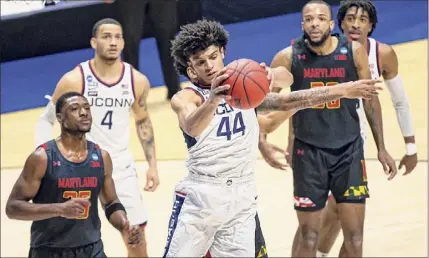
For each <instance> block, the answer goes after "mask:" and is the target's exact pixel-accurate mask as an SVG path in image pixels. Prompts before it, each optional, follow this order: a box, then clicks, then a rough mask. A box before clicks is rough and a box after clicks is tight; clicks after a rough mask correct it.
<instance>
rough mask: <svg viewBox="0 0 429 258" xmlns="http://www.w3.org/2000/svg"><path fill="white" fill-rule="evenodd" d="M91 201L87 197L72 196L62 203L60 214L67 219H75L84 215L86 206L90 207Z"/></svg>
mask: <svg viewBox="0 0 429 258" xmlns="http://www.w3.org/2000/svg"><path fill="white" fill-rule="evenodd" d="M90 206H91V202H90V201H89V200H88V199H86V198H72V199H70V200H68V201H66V202H63V203H61V204H60V207H61V209H60V215H61V217H64V218H67V219H75V218H77V217H80V216H82V215H84V213H85V208H87V207H88V208H89V207H90Z"/></svg>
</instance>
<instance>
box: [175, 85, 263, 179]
mask: <svg viewBox="0 0 429 258" xmlns="http://www.w3.org/2000/svg"><path fill="white" fill-rule="evenodd" d="M185 90H193V91H194V92H195V93H196V94H197V95H199V96H200V97H201V98H202V100H203V102H204V101H206V100H207V99H208V97H209V94H210V90H206V89H202V88H199V87H197V86H195V85H191V86H188V87H186V88H185ZM213 116H214V117H213V119H212V121H211V122H210V124H209V125H208V126H207V128H206V129H205V130H204V131H203V132H202V133H201V135H200V136H198V137H196V138H193V137H191V136H189V135H187V134H186V133H185V132H183V135H184V137H185V142H186V144H187V147H188V160H187V162H186V165H187V167H188V170H189V172H190V173H193V174H196V175H205V176H210V177H230V178H234V177H245V176H251V175H252V174H253V172H254V168H255V162H256V158H257V154H258V139H259V138H258V137H259V124H258V119H257V116H256V111H255V109H248V110H240V109H236V108H233V107H231V106H230V105H228V104H227V103H226V102H225V101H222V102H220V104H219V105H218V107H217V109H216V112H215V113H214V114H213Z"/></svg>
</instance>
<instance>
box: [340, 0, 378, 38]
mask: <svg viewBox="0 0 429 258" xmlns="http://www.w3.org/2000/svg"><path fill="white" fill-rule="evenodd" d="M352 7H356V8H358V9H359V8H362V10H364V11H367V12H368V16H369V22H370V23H372V30H371V31H370V32H369V33H368V36H371V34H372V33H373V32H374V30H375V26H376V25H377V22H378V18H377V8H375V6H374V4H373V3H372V2H371V1H370V0H345V1H341V2H340V8H339V9H338V13H337V20H338V27H340V30H341V32H344V31H343V29H342V28H341V24H342V22H343V20H344V17H345V16H346V13H347V10H349V9H350V8H352Z"/></svg>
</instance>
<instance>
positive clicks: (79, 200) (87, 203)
mask: <svg viewBox="0 0 429 258" xmlns="http://www.w3.org/2000/svg"><path fill="white" fill-rule="evenodd" d="M73 200H75V201H76V202H77V203H79V204H80V205H83V206H90V205H91V202H90V201H89V200H88V199H87V198H74V199H73Z"/></svg>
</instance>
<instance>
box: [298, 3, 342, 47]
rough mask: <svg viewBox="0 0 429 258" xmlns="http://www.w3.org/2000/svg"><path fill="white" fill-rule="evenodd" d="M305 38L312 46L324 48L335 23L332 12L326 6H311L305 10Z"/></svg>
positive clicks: (303, 26) (303, 24) (303, 22)
mask: <svg viewBox="0 0 429 258" xmlns="http://www.w3.org/2000/svg"><path fill="white" fill-rule="evenodd" d="M301 25H302V29H303V31H304V38H305V39H307V41H308V43H309V44H310V45H311V46H314V47H319V46H322V45H323V44H324V43H325V42H326V40H327V39H328V38H329V36H330V33H331V30H332V29H333V28H334V22H333V21H332V20H331V10H330V9H329V7H327V6H326V5H324V4H309V5H308V6H306V7H305V8H304V10H303V21H302V24H301Z"/></svg>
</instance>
